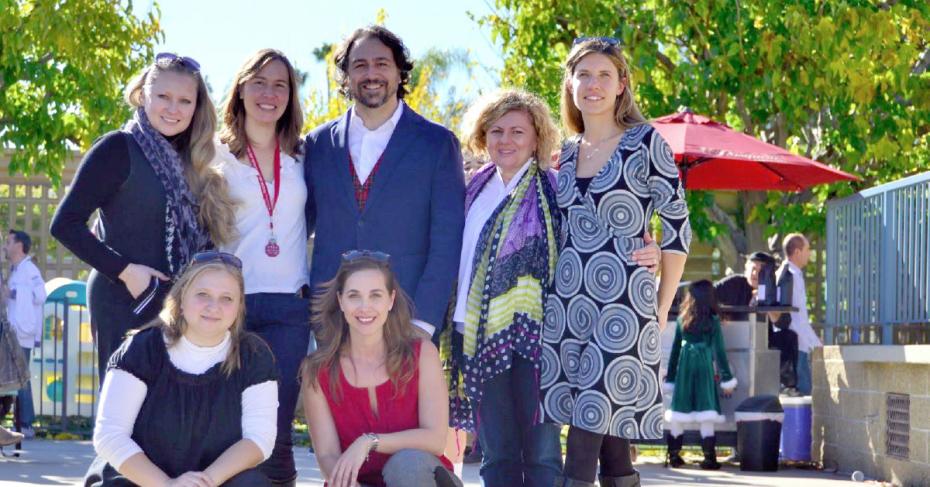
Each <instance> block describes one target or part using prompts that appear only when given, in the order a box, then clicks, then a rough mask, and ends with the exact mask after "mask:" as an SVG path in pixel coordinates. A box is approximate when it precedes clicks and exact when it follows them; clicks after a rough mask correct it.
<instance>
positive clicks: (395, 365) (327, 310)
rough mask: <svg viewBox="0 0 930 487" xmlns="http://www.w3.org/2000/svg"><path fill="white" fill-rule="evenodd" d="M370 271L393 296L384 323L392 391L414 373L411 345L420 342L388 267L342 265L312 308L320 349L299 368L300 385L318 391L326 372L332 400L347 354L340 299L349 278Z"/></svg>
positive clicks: (366, 261)
mask: <svg viewBox="0 0 930 487" xmlns="http://www.w3.org/2000/svg"><path fill="white" fill-rule="evenodd" d="M369 269H374V270H378V271H380V272H381V273H382V274H383V275H384V279H385V282H386V283H387V291H388V292H389V293H396V297H395V299H394V306H393V307H392V308H391V310H390V311H389V312H388V317H387V321H386V322H385V323H384V342H385V347H384V348H385V351H386V354H385V355H386V357H385V368H386V369H387V374H388V377H389V378H390V380H391V383H392V384H393V385H394V390H395V391H401V390H403V388H404V387H405V386H406V384H407V383H408V382H410V380H411V379H412V378H413V374H414V372H415V371H416V369H417V363H416V360H415V355H414V350H413V345H414V343H415V342H416V341H417V340H418V339H419V338H418V336H417V334H416V331H415V330H414V328H413V326H414V325H413V323H412V321H413V312H412V310H411V305H410V298H408V297H407V295H406V294H405V293H404V290H403V289H402V288H401V287H400V282H399V281H398V280H397V276H395V275H394V272H393V271H391V268H390V265H389V264H388V263H387V262H381V261H378V260H375V259H372V258H370V257H359V258H356V259H353V260H351V261H349V262H343V263H342V265H340V266H339V270H338V271H336V277H334V278H333V280H331V281H329V282H327V283H326V284H324V285H323V292H322V293H320V294H318V295H317V296H315V298H314V300H313V306H312V308H313V309H314V310H315V311H314V313H313V317H312V318H311V323H313V326H314V327H315V328H316V338H317V343H318V344H319V347H318V348H317V350H316V351H315V352H313V354H311V355H309V356H308V357H306V358H305V359H304V361H303V364H302V365H301V382H302V383H303V384H305V385H310V386H312V387H314V388H317V387H319V373H320V370H321V369H323V368H326V369H328V375H329V384H330V392H331V394H332V395H333V397H337V398H338V397H340V387H339V379H338V378H339V371H340V365H339V357H341V356H342V355H343V354H345V353H348V351H349V344H350V336H349V324H348V323H347V322H346V319H345V315H343V313H342V309H341V308H340V306H339V296H340V295H341V294H342V291H343V288H344V287H345V283H346V281H347V280H348V279H349V276H351V275H352V274H355V273H356V272H359V271H363V270H369Z"/></svg>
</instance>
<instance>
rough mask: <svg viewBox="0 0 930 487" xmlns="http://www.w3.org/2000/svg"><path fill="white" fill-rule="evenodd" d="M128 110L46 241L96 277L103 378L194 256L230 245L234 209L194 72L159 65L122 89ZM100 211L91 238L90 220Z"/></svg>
mask: <svg viewBox="0 0 930 487" xmlns="http://www.w3.org/2000/svg"><path fill="white" fill-rule="evenodd" d="M126 101H127V102H128V103H129V105H130V106H132V107H133V108H135V110H136V112H135V114H134V116H133V118H132V119H131V120H129V122H127V124H126V125H125V126H124V127H123V129H122V130H120V131H115V132H110V133H108V134H106V135H104V136H102V137H101V138H100V139H98V140H97V141H96V142H95V143H94V146H93V147H91V149H90V150H89V151H88V152H87V153H86V154H85V156H84V160H83V161H82V162H81V166H80V167H79V168H78V171H77V173H76V174H75V177H74V180H73V181H72V182H71V186H70V190H69V191H68V193H67V194H66V195H65V197H64V199H63V200H62V202H61V204H60V205H59V206H58V210H57V211H56V213H55V216H54V218H53V219H52V225H51V234H52V236H54V237H55V238H56V239H57V240H58V241H59V242H61V243H62V245H64V246H65V247H66V248H67V249H68V250H70V251H71V252H72V253H73V254H74V255H75V256H77V257H78V258H79V259H81V260H83V261H84V262H86V263H88V264H89V265H90V266H91V267H92V268H93V270H92V271H91V273H90V277H89V278H88V280H87V291H88V303H89V305H90V306H89V307H90V317H91V325H92V327H93V329H94V339H95V341H96V343H97V355H98V366H99V368H100V370H99V372H100V377H103V374H104V372H105V368H106V364H107V359H109V358H110V354H111V353H112V352H113V350H115V349H116V347H118V346H119V344H120V342H121V341H122V339H123V338H124V337H125V335H126V332H127V331H128V330H130V329H133V328H138V327H139V326H141V325H143V324H145V323H147V322H149V321H151V320H152V319H153V318H154V317H155V315H156V314H157V313H158V311H159V310H160V309H161V305H162V302H163V299H164V296H165V294H166V293H167V289H168V288H169V287H170V285H171V283H170V282H168V280H169V279H173V278H174V277H175V276H176V275H177V274H178V273H179V272H180V271H181V270H182V269H183V268H184V265H185V264H186V263H187V262H188V260H189V259H190V256H191V255H193V254H194V253H196V252H198V251H200V250H203V249H204V248H207V247H209V246H210V243H211V240H212V243H213V244H216V245H219V244H221V243H224V242H225V241H227V240H229V238H230V235H231V233H232V232H233V230H234V225H235V216H234V214H233V212H234V209H235V205H234V204H232V202H231V200H230V198H229V196H228V192H227V191H226V186H225V181H224V180H223V178H222V176H219V175H218V174H216V173H215V172H214V171H213V170H212V169H210V167H209V164H210V162H212V160H213V158H214V145H213V137H214V131H215V128H216V113H215V109H214V107H213V103H212V102H211V101H210V97H209V94H208V93H207V88H206V84H205V83H204V81H203V78H202V77H201V76H200V65H199V64H197V62H196V61H194V60H193V59H190V58H187V57H178V56H176V55H174V54H170V53H161V54H159V55H158V56H156V59H155V62H154V63H153V64H152V65H151V66H149V67H147V68H146V69H145V71H143V72H142V73H141V74H140V75H139V76H138V77H137V78H135V79H134V80H133V81H131V82H130V83H129V85H128V86H127V89H126ZM98 210H99V216H98V219H97V222H96V224H95V225H94V231H93V232H91V231H90V230H89V229H88V226H87V220H88V219H89V218H90V216H91V215H93V214H94V212H96V211H98Z"/></svg>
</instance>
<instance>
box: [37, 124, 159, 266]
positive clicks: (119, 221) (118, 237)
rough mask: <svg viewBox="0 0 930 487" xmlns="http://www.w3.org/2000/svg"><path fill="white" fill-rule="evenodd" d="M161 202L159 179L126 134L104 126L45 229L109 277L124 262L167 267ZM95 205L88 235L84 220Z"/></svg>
mask: <svg viewBox="0 0 930 487" xmlns="http://www.w3.org/2000/svg"><path fill="white" fill-rule="evenodd" d="M165 205H166V199H165V192H164V188H163V186H162V183H161V181H160V180H159V179H158V176H157V175H156V174H155V171H154V170H153V169H152V166H151V164H150V163H149V162H148V160H147V159H146V158H145V155H144V154H143V153H142V150H141V148H140V147H139V145H138V144H137V143H136V141H135V140H134V139H133V138H132V135H130V134H127V133H124V132H110V133H108V134H106V135H104V136H103V137H101V138H100V139H98V140H97V142H95V143H94V146H93V147H91V149H90V150H89V151H88V152H87V154H86V155H85V156H84V160H83V161H82V162H81V166H80V167H79V168H78V171H77V173H76V174H75V176H74V181H73V182H72V184H71V188H70V190H69V191H68V194H66V195H65V197H64V199H63V200H62V201H61V204H60V205H59V206H58V210H57V211H56V212H55V216H54V217H53V218H52V225H51V233H52V236H53V237H55V238H56V239H58V241H59V242H61V243H62V245H64V246H65V247H67V248H68V250H70V251H71V252H72V253H74V255H76V256H77V257H78V258H80V259H81V260H83V261H84V262H86V263H88V264H89V265H90V266H91V267H93V268H94V269H96V270H97V271H98V272H100V273H102V274H104V275H105V276H107V277H109V278H110V279H111V280H113V281H117V280H118V278H119V274H120V273H121V272H122V271H123V269H125V268H126V266H127V265H129V264H130V263H134V264H143V265H147V266H149V267H152V268H154V269H158V270H160V271H162V272H165V273H167V272H168V261H167V257H166V253H165ZM98 209H99V210H100V215H99V221H98V223H97V225H96V226H95V232H94V233H96V234H97V235H94V233H92V232H91V231H90V229H88V227H87V220H88V219H89V218H90V216H91V215H92V214H93V213H94V211H96V210H98Z"/></svg>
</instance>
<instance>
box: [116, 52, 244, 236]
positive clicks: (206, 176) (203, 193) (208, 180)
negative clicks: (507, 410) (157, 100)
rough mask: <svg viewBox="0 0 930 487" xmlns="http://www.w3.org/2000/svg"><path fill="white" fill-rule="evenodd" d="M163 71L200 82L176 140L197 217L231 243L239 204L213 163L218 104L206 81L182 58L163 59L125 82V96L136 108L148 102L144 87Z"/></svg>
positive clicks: (215, 234)
mask: <svg viewBox="0 0 930 487" xmlns="http://www.w3.org/2000/svg"><path fill="white" fill-rule="evenodd" d="M161 73H180V74H184V75H187V76H190V77H192V78H193V79H194V81H196V83H197V106H196V108H195V109H194V117H193V119H192V120H191V124H190V126H189V127H187V129H186V130H185V131H184V132H182V133H181V134H180V135H179V136H178V138H177V139H175V141H174V144H173V145H174V146H175V147H176V148H177V151H178V155H180V156H181V163H182V164H183V165H184V167H183V171H184V177H185V178H186V179H187V184H188V185H190V188H191V192H192V193H193V195H194V197H195V198H197V202H198V204H199V205H200V212H199V213H198V215H197V219H198V221H199V223H200V225H201V226H202V227H203V228H205V229H207V231H208V232H209V233H210V239H211V240H212V241H213V243H214V244H216V245H221V244H226V243H230V242H232V241H234V240H235V238H236V213H235V210H236V205H235V201H234V200H233V199H232V197H231V196H230V194H229V188H228V186H227V184H226V179H225V178H223V176H222V175H221V174H219V173H218V172H216V170H214V169H213V168H211V167H210V163H212V162H213V158H214V157H215V156H216V150H215V148H214V142H213V136H214V134H215V132H216V108H215V107H214V106H213V102H212V101H211V100H210V94H209V93H208V92H207V85H206V83H205V82H204V81H203V77H202V76H201V75H200V71H198V70H195V69H193V68H191V67H189V65H188V64H187V63H186V62H185V61H183V60H182V59H181V58H173V59H168V58H165V59H161V60H158V61H156V62H155V63H153V64H152V65H151V66H149V67H148V68H146V69H145V70H144V71H142V72H141V73H140V74H139V75H138V76H136V77H135V78H133V80H132V81H130V82H129V84H128V85H127V86H126V91H125V93H124V97H125V99H126V103H128V104H129V106H131V107H133V108H139V107H142V106H143V105H144V104H145V101H144V98H143V91H144V89H145V86H146V85H151V84H152V83H153V82H154V81H155V79H156V78H157V77H158V75H159V74H161Z"/></svg>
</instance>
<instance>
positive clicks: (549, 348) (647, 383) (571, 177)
mask: <svg viewBox="0 0 930 487" xmlns="http://www.w3.org/2000/svg"><path fill="white" fill-rule="evenodd" d="M580 140H581V139H580V137H575V138H573V139H571V140H569V141H567V142H566V143H565V145H564V146H563V149H562V154H561V156H560V165H559V177H558V194H557V202H558V205H559V209H560V211H561V214H562V218H563V226H562V228H563V233H567V235H565V240H564V247H563V249H562V251H561V253H560V256H559V261H558V264H557V266H556V278H555V293H553V294H551V295H550V297H549V300H548V302H547V303H546V326H545V330H544V333H543V342H544V345H543V361H542V371H541V384H540V385H541V386H542V388H543V390H544V392H545V394H544V396H543V406H544V410H545V413H546V417H547V420H549V421H554V422H557V423H561V424H570V425H572V426H573V427H578V428H581V429H584V430H587V431H590V432H593V433H598V434H606V435H609V436H616V437H620V438H626V439H631V440H635V439H660V438H662V416H663V409H662V396H661V393H660V387H659V384H660V382H659V377H658V372H659V360H660V345H659V334H660V330H659V324H658V321H657V316H656V282H655V277H654V275H653V274H651V273H650V272H649V270H648V269H647V268H645V267H640V266H639V265H637V264H636V263H635V262H634V261H632V259H631V258H630V254H631V252H632V251H633V250H635V249H638V248H640V247H642V246H643V245H644V243H643V239H642V238H641V237H640V236H641V235H643V232H644V230H645V229H646V228H647V226H648V225H649V221H650V219H651V217H652V215H653V214H654V213H658V214H659V217H660V220H661V222H662V243H661V246H660V247H661V249H662V252H663V253H665V252H678V253H683V254H686V253H687V252H688V247H689V244H690V242H691V227H690V225H689V223H688V206H687V203H686V202H685V199H684V191H683V189H682V187H681V184H680V182H679V179H678V169H677V167H676V166H675V162H674V158H673V156H672V153H671V150H670V149H669V147H668V144H667V143H666V142H665V140H664V139H662V137H661V136H660V135H659V134H658V133H657V132H656V131H655V130H654V129H653V128H652V127H651V126H649V125H648V124H641V125H637V126H634V127H632V128H629V129H627V130H626V131H625V132H624V134H623V135H622V137H621V139H620V142H619V144H618V145H617V146H616V148H615V149H614V152H613V155H612V156H611V157H610V159H609V160H608V162H607V164H605V165H604V167H603V168H602V169H601V170H600V172H599V173H598V174H597V175H596V176H594V178H593V179H591V180H590V183H589V184H588V187H587V188H586V190H582V189H581V188H579V182H578V181H577V180H576V173H575V170H576V164H577V159H578V147H579V143H580Z"/></svg>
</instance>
